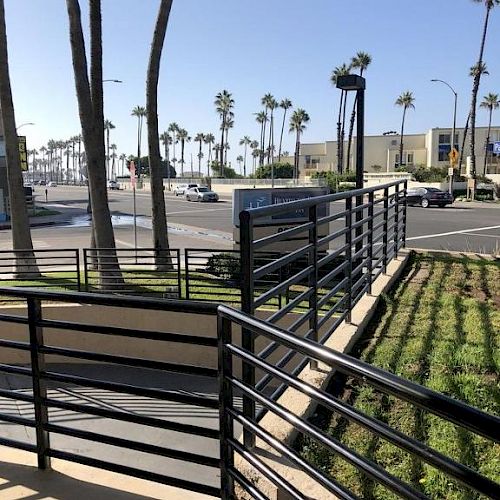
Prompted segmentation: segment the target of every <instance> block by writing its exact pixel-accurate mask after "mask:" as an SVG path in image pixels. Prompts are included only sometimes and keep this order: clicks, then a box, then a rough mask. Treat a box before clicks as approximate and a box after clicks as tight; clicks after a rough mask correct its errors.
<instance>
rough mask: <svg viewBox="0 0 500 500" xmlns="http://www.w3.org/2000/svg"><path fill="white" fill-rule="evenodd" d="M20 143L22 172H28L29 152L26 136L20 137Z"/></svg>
mask: <svg viewBox="0 0 500 500" xmlns="http://www.w3.org/2000/svg"><path fill="white" fill-rule="evenodd" d="M17 140H18V142H19V161H20V163H21V170H22V171H23V172H26V171H27V170H28V151H27V149H26V136H25V135H20V136H18V138H17Z"/></svg>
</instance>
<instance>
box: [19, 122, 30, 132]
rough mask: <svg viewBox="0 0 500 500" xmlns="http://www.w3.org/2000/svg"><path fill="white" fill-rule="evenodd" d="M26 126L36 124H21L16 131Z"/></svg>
mask: <svg viewBox="0 0 500 500" xmlns="http://www.w3.org/2000/svg"><path fill="white" fill-rule="evenodd" d="M26 125H34V123H33V122H26V123H21V125H19V127H16V131H17V130H19V129H20V128H21V127H25V126H26Z"/></svg>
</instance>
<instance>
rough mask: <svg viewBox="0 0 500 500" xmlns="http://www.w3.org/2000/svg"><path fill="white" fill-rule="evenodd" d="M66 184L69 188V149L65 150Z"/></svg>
mask: <svg viewBox="0 0 500 500" xmlns="http://www.w3.org/2000/svg"><path fill="white" fill-rule="evenodd" d="M66 184H67V185H68V186H69V148H68V149H66Z"/></svg>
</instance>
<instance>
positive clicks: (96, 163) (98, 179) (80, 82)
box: [66, 0, 122, 285]
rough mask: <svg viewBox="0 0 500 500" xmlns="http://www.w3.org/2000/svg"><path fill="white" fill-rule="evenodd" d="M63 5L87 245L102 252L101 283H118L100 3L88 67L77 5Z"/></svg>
mask: <svg viewBox="0 0 500 500" xmlns="http://www.w3.org/2000/svg"><path fill="white" fill-rule="evenodd" d="M66 6H67V11H68V18H69V32H70V46H71V55H72V60H73V72H74V78H75V86H76V94H77V99H78V108H79V113H80V123H81V126H82V134H83V142H84V144H85V153H86V158H87V175H88V180H89V191H90V202H91V203H90V204H91V208H92V230H91V244H93V245H94V247H97V248H101V249H106V250H103V251H101V252H99V253H98V266H99V272H100V276H101V280H102V282H103V284H104V285H106V282H112V283H117V282H118V283H120V282H122V276H121V273H120V267H119V264H118V259H117V258H116V252H115V250H114V249H115V238H114V233H113V226H112V224H111V215H110V212H109V205H108V192H107V188H106V165H105V159H106V150H105V146H104V112H103V109H104V102H103V90H102V80H103V75H102V22H101V2H100V0H94V1H92V2H90V3H89V17H90V45H91V51H90V52H91V54H90V64H89V65H87V56H86V50H85V41H84V36H83V29H82V22H81V11H80V5H79V2H78V0H66ZM89 67H90V75H89V69H88V68H89Z"/></svg>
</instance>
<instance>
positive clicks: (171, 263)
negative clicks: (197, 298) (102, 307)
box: [83, 248, 182, 298]
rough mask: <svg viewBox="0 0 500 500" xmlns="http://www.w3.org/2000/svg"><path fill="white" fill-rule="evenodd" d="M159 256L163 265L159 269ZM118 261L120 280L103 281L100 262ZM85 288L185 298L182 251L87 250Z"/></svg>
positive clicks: (85, 251) (84, 272)
mask: <svg viewBox="0 0 500 500" xmlns="http://www.w3.org/2000/svg"><path fill="white" fill-rule="evenodd" d="M158 258H160V259H161V261H162V263H163V265H162V266H161V267H160V269H158V268H157V265H156V263H157V261H158ZM98 262H99V263H100V265H101V266H102V265H104V266H106V265H107V264H110V263H113V262H118V265H119V267H120V279H117V280H103V279H102V274H101V273H100V272H99V270H98V264H97V263H98ZM83 270H84V271H83V276H84V289H85V291H87V292H91V291H99V292H101V293H119V294H124V295H140V296H142V297H157V298H181V297H182V277H181V258H180V250H178V249H170V250H169V251H166V252H163V251H159V250H155V249H154V248H117V249H115V250H113V251H109V250H106V249H102V248H96V249H91V248H85V249H83Z"/></svg>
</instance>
